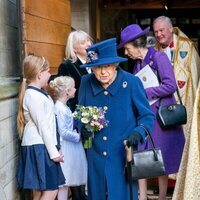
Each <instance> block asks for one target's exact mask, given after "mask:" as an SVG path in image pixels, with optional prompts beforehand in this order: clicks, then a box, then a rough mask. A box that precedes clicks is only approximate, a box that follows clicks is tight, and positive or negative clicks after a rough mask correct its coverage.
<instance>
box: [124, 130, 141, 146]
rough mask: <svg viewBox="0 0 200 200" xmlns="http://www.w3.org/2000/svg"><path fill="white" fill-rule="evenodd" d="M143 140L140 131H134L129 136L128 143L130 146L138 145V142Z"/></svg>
mask: <svg viewBox="0 0 200 200" xmlns="http://www.w3.org/2000/svg"><path fill="white" fill-rule="evenodd" d="M141 141H142V136H141V135H140V134H139V133H138V132H133V133H132V134H131V135H130V136H129V138H128V140H127V142H126V144H127V146H128V147H130V146H137V145H138V143H140V142H141Z"/></svg>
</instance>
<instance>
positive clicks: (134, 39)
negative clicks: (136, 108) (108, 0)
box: [118, 24, 185, 200]
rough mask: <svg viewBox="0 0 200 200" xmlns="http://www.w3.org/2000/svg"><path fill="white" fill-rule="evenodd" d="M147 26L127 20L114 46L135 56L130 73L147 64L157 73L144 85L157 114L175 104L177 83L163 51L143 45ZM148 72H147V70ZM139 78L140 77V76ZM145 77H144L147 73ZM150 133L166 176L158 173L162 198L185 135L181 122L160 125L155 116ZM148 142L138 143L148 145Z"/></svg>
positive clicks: (143, 192)
mask: <svg viewBox="0 0 200 200" xmlns="http://www.w3.org/2000/svg"><path fill="white" fill-rule="evenodd" d="M148 32H149V27H148V28H146V29H144V30H142V29H141V28H140V27H139V25H137V24H131V25H129V26H127V27H126V28H124V29H123V30H122V32H121V42H120V44H119V45H118V48H121V47H124V49H125V54H126V55H127V56H129V57H130V58H131V59H133V60H136V64H135V66H134V69H133V74H136V75H137V74H139V73H140V70H143V72H142V73H144V74H145V71H146V70H147V68H148V67H149V68H150V72H153V73H152V74H153V76H154V75H155V76H156V77H157V82H158V85H157V84H155V83H154V84H152V85H146V87H145V92H146V96H147V98H148V100H149V102H151V110H152V111H153V112H154V113H155V115H157V112H158V108H159V106H160V105H170V104H175V103H176V101H175V98H174V95H173V94H174V92H176V90H177V84H176V80H175V76H174V72H173V66H172V65H171V63H170V61H169V59H168V57H167V56H166V55H165V53H163V52H158V51H155V49H154V48H153V47H149V48H147V46H146V44H147V42H146V34H147V33H148ZM144 68H146V69H144ZM147 75H148V76H150V73H148V74H147ZM153 76H152V77H153ZM140 78H144V77H143V76H140ZM147 78H148V77H147ZM152 137H153V139H154V143H155V146H156V147H160V148H161V151H162V155H163V160H164V164H165V169H166V172H167V175H166V176H160V177H158V184H159V200H163V199H166V193H167V185H168V184H167V183H168V175H169V174H173V173H176V172H178V169H179V165H180V161H181V157H182V152H183V147H184V143H185V138H184V135H183V130H182V127H181V126H176V127H173V128H167V129H164V128H162V127H161V126H160V124H159V121H158V119H157V118H156V121H155V123H154V127H153V131H152ZM149 147H150V146H149V143H148V141H147V143H146V144H144V145H143V146H140V148H145V149H148V148H149ZM139 188H140V200H145V199H147V195H146V190H147V184H146V180H140V181H139Z"/></svg>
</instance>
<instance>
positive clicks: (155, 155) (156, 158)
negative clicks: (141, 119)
mask: <svg viewBox="0 0 200 200" xmlns="http://www.w3.org/2000/svg"><path fill="white" fill-rule="evenodd" d="M139 126H140V127H141V128H143V129H144V131H145V133H146V135H147V136H148V138H149V140H150V143H151V146H152V150H153V153H154V158H155V160H156V161H158V156H157V153H156V148H155V144H154V141H153V138H152V136H151V134H150V133H149V131H148V129H147V128H146V127H145V126H144V125H143V124H140V125H139ZM133 153H134V152H133ZM133 163H134V160H133Z"/></svg>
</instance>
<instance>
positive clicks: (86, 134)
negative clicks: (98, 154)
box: [81, 126, 92, 140]
mask: <svg viewBox="0 0 200 200" xmlns="http://www.w3.org/2000/svg"><path fill="white" fill-rule="evenodd" d="M81 136H82V138H83V139H84V140H87V139H89V137H92V133H91V132H88V131H87V129H86V128H85V127H84V126H82V128H81Z"/></svg>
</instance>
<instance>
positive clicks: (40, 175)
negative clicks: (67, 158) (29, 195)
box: [17, 144, 65, 190]
mask: <svg viewBox="0 0 200 200" xmlns="http://www.w3.org/2000/svg"><path fill="white" fill-rule="evenodd" d="M17 183H18V185H19V187H21V188H23V189H32V190H56V189H58V186H59V185H63V184H65V177H64V175H63V172H62V169H61V166H60V163H57V162H54V161H53V160H51V159H50V157H49V154H48V152H47V150H46V147H45V145H44V144H37V145H32V146H21V147H20V153H19V162H18V169H17Z"/></svg>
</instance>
